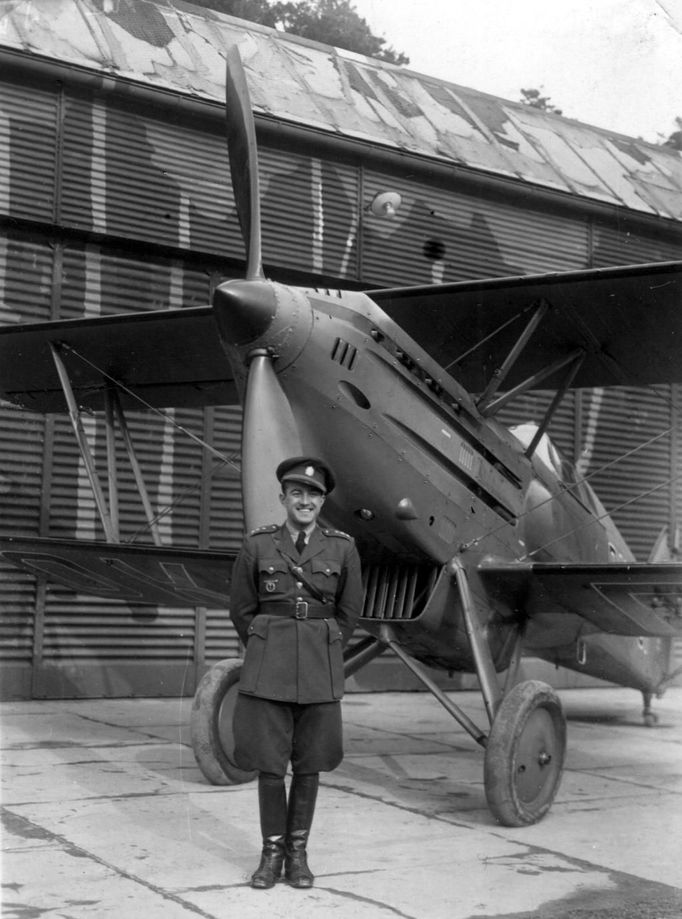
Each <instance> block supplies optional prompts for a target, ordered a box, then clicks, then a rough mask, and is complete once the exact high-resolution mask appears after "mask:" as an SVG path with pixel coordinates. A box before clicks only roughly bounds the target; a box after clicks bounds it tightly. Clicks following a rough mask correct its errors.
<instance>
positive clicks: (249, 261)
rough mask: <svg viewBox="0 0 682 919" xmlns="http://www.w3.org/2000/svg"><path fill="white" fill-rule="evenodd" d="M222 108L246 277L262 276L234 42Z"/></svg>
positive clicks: (254, 178)
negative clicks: (243, 249)
mask: <svg viewBox="0 0 682 919" xmlns="http://www.w3.org/2000/svg"><path fill="white" fill-rule="evenodd" d="M226 65H227V71H226V75H225V112H226V122H227V150H228V154H229V158H230V174H231V176H232V191H233V193H234V200H235V202H236V205H237V216H238V217H239V225H240V227H241V231H242V238H243V240H244V248H245V249H246V278H247V280H250V281H254V280H262V279H263V278H264V277H265V275H264V274H263V258H262V252H261V219H260V188H259V184H258V148H257V146H256V124H255V121H254V118H253V110H252V108H251V98H250V96H249V88H248V86H247V84H246V75H245V73H244V65H243V64H242V59H241V55H240V54H239V49H238V48H237V46H236V45H232V46H231V47H230V48H228V50H227V54H226Z"/></svg>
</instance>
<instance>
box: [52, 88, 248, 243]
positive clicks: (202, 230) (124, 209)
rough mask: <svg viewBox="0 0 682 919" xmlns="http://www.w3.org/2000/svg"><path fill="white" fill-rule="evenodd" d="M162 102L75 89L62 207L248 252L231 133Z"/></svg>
mask: <svg viewBox="0 0 682 919" xmlns="http://www.w3.org/2000/svg"><path fill="white" fill-rule="evenodd" d="M216 127H217V125H214V127H213V128H212V129H211V128H210V127H209V126H208V125H202V124H200V123H197V121H196V119H195V120H194V121H193V122H191V123H188V122H186V121H183V120H181V119H179V118H178V117H177V114H173V115H169V113H168V112H165V111H164V109H163V108H162V107H159V109H158V110H156V111H154V112H150V111H149V110H145V111H142V110H140V109H139V108H135V107H130V106H127V107H125V108H120V107H119V106H117V105H116V104H115V103H113V102H111V100H107V101H106V102H105V101H104V100H103V99H102V98H100V97H98V96H96V95H95V96H92V97H89V96H85V97H82V96H74V97H72V98H70V99H69V101H68V105H67V109H66V124H65V143H64V187H63V191H62V214H63V219H64V220H65V222H66V223H68V224H71V225H76V226H81V225H83V224H85V225H88V222H89V223H90V224H91V225H92V226H93V228H94V229H97V230H99V231H101V232H106V233H108V234H112V235H118V236H122V237H128V238H132V239H142V240H148V241H150V242H154V243H161V244H167V245H170V246H176V247H180V248H186V249H199V250H204V251H207V252H216V253H219V254H221V255H226V256H230V257H233V258H243V251H244V250H243V244H242V240H241V234H240V231H239V225H238V222H237V217H236V211H235V205H234V198H233V195H232V189H231V185H230V182H229V166H228V160H227V151H226V146H225V138H224V134H222V133H221V131H220V130H216Z"/></svg>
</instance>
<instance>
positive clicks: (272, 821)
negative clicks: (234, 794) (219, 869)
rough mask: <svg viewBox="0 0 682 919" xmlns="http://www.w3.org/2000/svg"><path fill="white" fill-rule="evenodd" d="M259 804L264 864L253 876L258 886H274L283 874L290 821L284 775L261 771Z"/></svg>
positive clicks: (263, 887)
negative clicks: (285, 834) (286, 831)
mask: <svg viewBox="0 0 682 919" xmlns="http://www.w3.org/2000/svg"><path fill="white" fill-rule="evenodd" d="M258 808H259V811H260V826H261V832H262V834H263V851H262V853H261V859H260V865H259V866H258V868H256V870H255V871H254V873H253V874H252V876H251V886H252V887H255V888H256V889H257V890H268V889H269V888H270V887H273V886H274V884H275V882H276V881H278V880H279V878H280V876H281V874H282V865H283V863H284V850H285V838H284V833H285V830H286V824H287V796H286V790H285V788H284V776H281V775H272V774H270V773H268V772H261V774H260V775H259V776H258Z"/></svg>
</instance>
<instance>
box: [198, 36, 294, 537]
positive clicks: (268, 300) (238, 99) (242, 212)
mask: <svg viewBox="0 0 682 919" xmlns="http://www.w3.org/2000/svg"><path fill="white" fill-rule="evenodd" d="M226 59H227V72H226V89H225V106H226V122H227V149H228V154H229V158H230V175H231V178H232V189H233V192H234V199H235V203H236V206H237V215H238V217H239V225H240V227H241V232H242V237H243V240H244V248H245V250H246V279H245V280H242V281H227V282H225V283H224V284H221V285H219V286H218V287H217V288H216V291H215V294H214V297H213V306H214V309H215V312H216V318H217V320H218V324H219V326H220V329H221V333H222V335H223V336H224V338H225V340H226V342H228V343H229V344H230V345H232V346H233V347H232V349H231V351H232V352H234V351H235V346H238V345H241V346H244V345H248V343H249V342H252V341H253V342H254V343H255V342H256V340H257V339H259V338H260V337H261V336H264V335H266V333H267V331H268V329H269V328H270V327H271V326H272V325H273V323H274V324H275V325H276V323H275V322H274V321H275V317H276V316H277V312H278V307H280V306H281V303H280V302H279V301H280V300H281V299H282V298H281V297H278V296H277V294H276V292H275V285H273V284H271V283H270V282H268V281H266V279H265V275H264V273H263V261H262V250H261V216H260V188H259V182H258V148H257V144H256V128H255V122H254V118H253V111H252V108H251V99H250V96H249V89H248V86H247V83H246V76H245V74H244V67H243V65H242V60H241V55H240V54H239V49H238V48H237V46H236V45H234V46H232V47H231V48H229V50H228V52H227V56H226ZM283 296H284V297H285V298H286V292H285V291H284V292H283ZM240 350H241V354H242V356H243V347H242V349H240ZM246 360H247V361H248V373H247V379H246V391H245V396H244V418H243V424H242V499H243V504H244V520H245V523H246V528H247V530H251V529H254V528H255V527H258V526H263V525H264V524H268V523H273V522H274V521H276V520H278V519H281V515H282V508H281V505H280V503H279V500H278V496H277V489H276V487H274V485H275V470H276V468H277V466H278V464H279V463H280V462H281V461H282V460H283V459H286V458H287V457H290V456H297V455H299V454H301V453H302V452H303V450H302V447H301V440H300V436H299V433H298V429H297V426H296V419H295V418H294V414H293V411H292V409H291V405H290V403H289V400H288V399H287V396H286V394H285V392H284V390H283V389H282V386H281V385H280V382H279V380H278V378H277V374H276V373H275V370H274V367H273V364H272V360H273V359H272V356H271V354H270V352H269V351H268V350H267V347H258V346H257V345H256V344H254V350H253V351H251V352H250V353H249V354H248V355H247V357H246Z"/></svg>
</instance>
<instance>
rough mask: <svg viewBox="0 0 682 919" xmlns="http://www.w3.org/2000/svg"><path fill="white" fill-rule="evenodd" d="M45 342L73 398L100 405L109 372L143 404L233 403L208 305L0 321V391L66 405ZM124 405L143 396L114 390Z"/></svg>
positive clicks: (56, 407)
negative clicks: (53, 347)
mask: <svg viewBox="0 0 682 919" xmlns="http://www.w3.org/2000/svg"><path fill="white" fill-rule="evenodd" d="M50 343H54V344H61V345H63V346H65V347H63V348H62V351H61V355H62V359H63V361H64V363H65V365H66V368H67V371H68V374H69V378H70V380H71V384H72V386H73V388H74V392H75V395H76V399H77V401H78V404H79V405H81V406H83V407H85V408H89V409H101V408H102V407H103V404H104V393H105V391H106V389H107V385H108V383H107V379H108V377H110V378H111V379H113V380H116V381H117V382H120V383H123V384H124V386H125V387H126V388H127V389H128V390H130V391H132V392H134V393H135V394H136V395H137V396H139V397H140V398H141V399H143V400H144V402H146V403H147V404H149V405H154V406H171V405H173V406H178V407H182V406H185V407H193V406H201V405H219V404H227V403H236V402H237V392H236V388H235V384H234V378H233V374H232V370H231V368H230V364H229V362H228V359H227V356H226V354H225V352H224V351H223V349H222V346H221V344H220V336H219V334H218V327H217V325H216V322H215V319H214V316H213V309H212V307H210V306H205V307H204V306H202V307H191V308H189V309H176V310H159V311H154V312H143V313H128V314H122V315H116V316H103V317H98V318H94V319H68V320H63V321H58V322H41V323H31V324H17V325H8V326H2V327H0V397H2V398H4V399H7V400H8V401H10V402H15V403H17V404H19V405H22V406H24V407H25V408H28V409H31V410H32V411H38V412H63V411H66V402H65V399H64V396H63V393H62V389H61V386H60V383H59V377H58V375H57V371H56V368H55V364H54V360H53V358H52V353H51V351H50ZM119 394H120V396H121V401H122V403H123V405H124V407H130V408H141V407H143V406H142V404H141V402H139V401H138V400H137V399H134V398H132V397H131V396H130V395H128V394H127V393H126V392H125V390H123V391H119Z"/></svg>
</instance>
